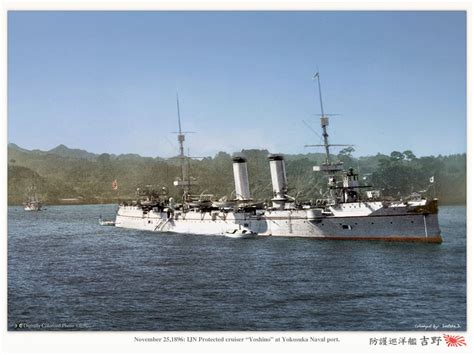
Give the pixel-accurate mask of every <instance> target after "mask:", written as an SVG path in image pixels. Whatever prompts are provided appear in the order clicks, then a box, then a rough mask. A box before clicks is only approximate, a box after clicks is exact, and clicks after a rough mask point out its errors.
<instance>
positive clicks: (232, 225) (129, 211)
mask: <svg viewBox="0 0 474 355" xmlns="http://www.w3.org/2000/svg"><path fill="white" fill-rule="evenodd" d="M354 210H355V209H354ZM316 212H318V213H315V212H314V210H281V211H268V210H266V211H261V212H260V213H258V212H257V213H245V212H228V213H226V212H222V211H210V212H200V211H188V212H177V213H176V212H175V213H174V214H169V213H166V212H159V211H153V210H151V211H148V212H144V211H143V210H141V209H140V208H139V207H136V206H121V207H120V208H119V210H118V212H117V217H116V221H115V225H116V226H117V227H121V228H131V229H139V230H147V231H153V232H175V233H182V234H199V235H225V234H226V233H227V232H228V231H229V230H233V229H243V228H246V229H249V230H250V231H252V232H254V233H256V234H257V235H258V236H262V237H296V238H314V239H335V240H383V241H404V242H426V243H440V242H442V239H441V235H440V230H439V225H438V216H437V213H427V212H426V211H424V213H419V212H409V211H408V210H407V209H406V208H393V209H386V210H383V211H376V212H373V213H371V214H370V215H365V216H364V215H357V212H356V211H354V212H355V213H352V215H351V214H348V213H346V215H341V214H339V215H336V216H335V215H324V214H321V213H319V212H320V211H316ZM382 212H383V213H382Z"/></svg>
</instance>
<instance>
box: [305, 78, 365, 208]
mask: <svg viewBox="0 0 474 355" xmlns="http://www.w3.org/2000/svg"><path fill="white" fill-rule="evenodd" d="M316 79H317V81H318V94H319V105H320V108H321V116H320V122H321V128H322V131H323V142H324V144H314V145H306V147H324V150H325V154H326V157H325V162H324V163H323V164H321V165H317V166H313V171H320V172H323V173H324V174H325V175H326V176H327V177H328V187H329V190H330V195H331V199H332V201H330V202H331V203H338V202H349V201H351V200H354V199H357V195H358V193H357V191H356V189H358V188H359V182H358V175H357V174H355V173H354V171H353V169H352V168H351V169H349V172H348V173H347V174H346V175H345V176H343V180H342V184H338V181H337V179H336V174H338V173H342V172H344V169H343V163H342V162H340V161H337V162H333V161H332V160H331V154H330V151H329V148H330V147H334V146H339V147H350V146H352V145H351V144H330V143H329V134H328V132H327V126H329V117H328V116H329V115H325V114H324V106H323V95H322V90H321V80H320V74H319V72H317V73H316V74H314V76H313V80H316ZM333 192H335V193H333ZM341 192H342V193H341Z"/></svg>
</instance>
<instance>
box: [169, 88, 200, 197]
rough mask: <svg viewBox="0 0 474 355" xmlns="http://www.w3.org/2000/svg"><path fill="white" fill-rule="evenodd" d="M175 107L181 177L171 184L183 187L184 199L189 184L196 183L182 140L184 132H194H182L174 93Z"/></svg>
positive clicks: (177, 102) (183, 139)
mask: <svg viewBox="0 0 474 355" xmlns="http://www.w3.org/2000/svg"><path fill="white" fill-rule="evenodd" d="M176 108H177V111H178V132H173V133H177V134H178V143H179V160H180V165H181V177H180V178H177V179H176V180H175V181H174V182H173V184H174V186H179V187H182V188H183V199H184V200H186V199H187V198H188V196H189V191H190V190H191V185H196V184H197V183H196V181H195V179H193V178H191V177H190V176H189V160H188V161H186V160H187V159H189V157H187V156H186V155H185V154H184V141H185V133H194V132H183V130H182V127H181V113H180V109H179V96H178V93H176Z"/></svg>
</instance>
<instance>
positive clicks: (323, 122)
mask: <svg viewBox="0 0 474 355" xmlns="http://www.w3.org/2000/svg"><path fill="white" fill-rule="evenodd" d="M314 78H318V89H319V90H318V91H319V104H320V106H321V127H322V129H323V138H324V149H325V150H326V164H327V165H329V164H330V163H331V157H330V155H329V139H328V137H329V134H328V132H327V130H326V127H327V125H328V124H329V120H328V118H327V117H326V116H324V107H323V94H322V92H321V81H320V79H319V72H317V73H316V74H314V76H313V79H314Z"/></svg>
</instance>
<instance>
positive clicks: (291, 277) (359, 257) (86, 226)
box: [8, 205, 466, 331]
mask: <svg viewBox="0 0 474 355" xmlns="http://www.w3.org/2000/svg"><path fill="white" fill-rule="evenodd" d="M46 208H47V210H45V211H41V212H37V213H35V212H25V211H23V210H22V209H21V208H20V207H10V208H9V209H8V328H9V329H10V330H183V331H184V330H315V331H320V330H378V331H382V330H426V329H428V330H432V329H430V328H429V327H430V326H431V327H432V326H433V325H435V326H439V327H440V328H438V330H439V329H441V330H443V328H442V327H445V329H444V330H446V327H448V328H449V327H451V328H450V330H465V329H466V208H465V207H464V206H449V207H441V208H440V214H439V219H440V226H441V231H442V236H443V238H444V243H442V244H440V245H436V244H430V245H424V244H403V243H387V242H362V241H361V242H354V241H318V240H305V239H286V238H261V239H247V240H234V239H230V238H225V237H218V236H192V235H176V234H158V233H151V232H143V231H134V230H123V229H119V228H114V227H102V226H99V224H98V217H99V215H102V216H104V217H113V216H114V214H115V209H116V207H115V206H113V205H89V206H47V207H46Z"/></svg>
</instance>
